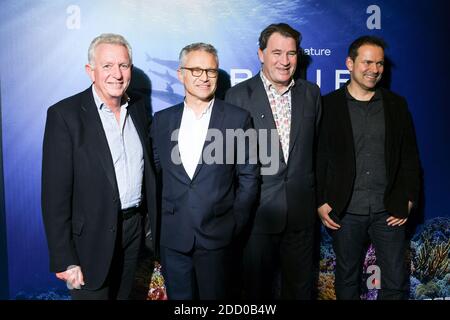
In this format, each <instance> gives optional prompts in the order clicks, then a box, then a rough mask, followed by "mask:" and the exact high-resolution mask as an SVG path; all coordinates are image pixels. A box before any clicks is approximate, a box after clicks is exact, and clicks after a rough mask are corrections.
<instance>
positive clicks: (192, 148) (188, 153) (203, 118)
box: [178, 99, 214, 180]
mask: <svg viewBox="0 0 450 320" xmlns="http://www.w3.org/2000/svg"><path fill="white" fill-rule="evenodd" d="M213 105H214V99H213V100H211V102H210V103H209V105H208V107H207V108H206V109H205V110H204V111H203V112H202V114H200V116H196V114H195V112H194V110H193V109H192V108H190V107H189V106H188V105H187V104H186V101H185V102H184V107H183V116H182V118H181V125H180V131H179V133H178V148H179V151H180V157H181V163H182V164H183V167H184V170H185V171H186V173H187V174H188V176H189V178H191V180H192V178H193V177H194V173H195V170H196V168H197V165H198V164H199V163H201V161H203V159H202V157H201V155H202V151H203V146H204V144H205V139H206V135H207V133H208V128H209V120H210V119H211V113H212V108H213Z"/></svg>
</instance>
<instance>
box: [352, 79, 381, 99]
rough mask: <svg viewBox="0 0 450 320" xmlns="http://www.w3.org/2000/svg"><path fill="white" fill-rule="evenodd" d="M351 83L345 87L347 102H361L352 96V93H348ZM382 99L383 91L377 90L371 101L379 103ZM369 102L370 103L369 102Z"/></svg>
mask: <svg viewBox="0 0 450 320" xmlns="http://www.w3.org/2000/svg"><path fill="white" fill-rule="evenodd" d="M349 83H350V82H348V83H347V85H346V86H345V96H346V97H347V100H352V101H359V100H356V99H355V98H354V97H353V96H352V95H351V94H350V92H349V91H348V84H349ZM381 99H382V96H381V91H380V89H378V88H376V89H375V94H374V95H373V97H372V98H371V99H370V100H369V101H378V100H381ZM367 102H368V101H367Z"/></svg>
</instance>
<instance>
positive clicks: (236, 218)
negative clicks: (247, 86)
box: [151, 99, 258, 252]
mask: <svg viewBox="0 0 450 320" xmlns="http://www.w3.org/2000/svg"><path fill="white" fill-rule="evenodd" d="M183 106H184V105H183V103H181V104H178V105H176V106H173V107H170V108H167V109H165V110H162V111H160V112H157V113H156V114H155V117H154V121H153V126H152V131H151V132H152V134H151V135H152V141H153V152H154V158H155V163H156V168H157V171H158V172H160V173H161V175H162V176H161V177H162V204H161V207H162V208H161V211H162V212H161V215H162V216H161V238H160V241H161V245H162V246H165V247H168V248H171V249H175V250H178V251H181V252H187V251H189V250H191V249H192V248H193V244H194V237H195V241H197V242H198V244H199V245H200V246H202V247H203V248H205V249H217V248H221V247H225V246H227V245H228V244H230V242H231V240H232V238H233V236H234V235H236V234H237V233H239V231H240V230H241V229H242V227H243V226H244V225H245V224H246V223H247V220H248V217H249V214H250V212H251V208H252V205H253V203H254V201H255V198H256V194H257V189H258V165H257V164H256V161H255V163H254V164H251V163H250V161H249V155H248V148H247V151H246V161H245V163H244V164H214V163H213V164H206V163H204V161H202V163H201V164H199V165H198V166H197V168H196V171H195V174H194V176H193V178H192V180H191V179H190V178H189V176H188V175H187V173H186V171H185V170H184V167H183V165H182V164H181V163H179V164H176V163H174V162H173V161H172V159H171V153H172V151H173V150H175V152H178V141H177V140H178V136H175V140H174V141H171V135H172V133H173V132H174V131H175V130H178V129H179V128H180V125H181V118H182V115H183ZM209 128H210V129H211V128H215V129H218V130H220V132H221V133H222V134H223V136H224V144H223V145H224V146H225V145H226V138H225V130H226V129H239V128H241V129H244V130H246V129H249V128H251V121H250V115H249V114H248V112H246V111H244V110H241V109H240V108H237V107H235V106H232V105H229V104H227V103H225V102H223V101H221V100H218V99H215V101H214V106H213V109H212V114H211V119H210V123H209ZM210 143H211V142H205V144H204V147H203V149H205V148H206V147H207V146H208V145H209V144H210ZM174 148H176V149H174ZM235 148H236V146H235ZM224 150H225V149H224ZM235 151H236V150H235ZM178 154H179V153H178ZM224 154H225V151H224ZM235 154H236V153H235ZM255 160H256V159H255Z"/></svg>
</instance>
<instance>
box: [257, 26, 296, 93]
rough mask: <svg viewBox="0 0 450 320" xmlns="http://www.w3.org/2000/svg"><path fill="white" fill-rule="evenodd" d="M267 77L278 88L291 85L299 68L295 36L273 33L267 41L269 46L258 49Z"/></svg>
mask: <svg viewBox="0 0 450 320" xmlns="http://www.w3.org/2000/svg"><path fill="white" fill-rule="evenodd" d="M258 57H259V60H260V61H261V63H262V64H263V67H262V71H263V73H264V75H265V76H266V78H267V79H268V80H269V81H270V82H271V83H272V84H273V85H274V86H275V87H276V88H277V89H282V88H285V87H287V86H288V85H289V83H290V82H291V79H292V76H293V75H294V72H295V69H296V68H297V44H296V42H295V39H294V38H289V37H285V36H283V35H281V34H280V33H278V32H275V33H273V34H272V35H271V36H270V37H269V40H268V41H267V47H266V48H265V49H264V51H262V50H261V49H259V50H258Z"/></svg>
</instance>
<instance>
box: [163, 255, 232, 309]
mask: <svg viewBox="0 0 450 320" xmlns="http://www.w3.org/2000/svg"><path fill="white" fill-rule="evenodd" d="M160 256H161V270H162V273H163V276H164V279H165V285H166V289H167V297H168V299H169V300H195V299H200V300H222V299H226V298H230V296H229V293H230V290H229V284H230V263H231V261H230V260H231V259H230V250H229V248H228V247H225V248H220V249H216V250H208V249H204V248H201V247H198V246H194V248H193V249H192V250H191V251H190V252H187V253H184V252H179V251H176V250H173V249H170V248H167V247H164V246H161V250H160Z"/></svg>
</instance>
